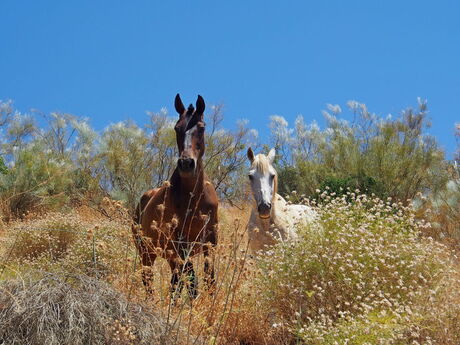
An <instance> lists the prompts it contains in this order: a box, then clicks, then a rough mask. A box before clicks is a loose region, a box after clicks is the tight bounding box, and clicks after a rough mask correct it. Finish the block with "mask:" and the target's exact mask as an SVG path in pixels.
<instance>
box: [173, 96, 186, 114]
mask: <svg viewBox="0 0 460 345" xmlns="http://www.w3.org/2000/svg"><path fill="white" fill-rule="evenodd" d="M174 106H175V107H176V111H177V112H178V113H179V115H182V114H183V113H184V111H185V107H184V103H182V100H181V99H180V95H179V94H177V95H176V99H175V100H174Z"/></svg>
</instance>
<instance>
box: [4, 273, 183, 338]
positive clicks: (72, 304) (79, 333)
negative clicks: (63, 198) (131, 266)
mask: <svg viewBox="0 0 460 345" xmlns="http://www.w3.org/2000/svg"><path fill="white" fill-rule="evenodd" d="M0 289H1V290H2V293H1V294H0V342H2V343H4V344H12V345H14V344H21V345H22V344H29V345H35V344H37V345H38V344H40V345H41V344H49V345H55V344H56V345H66V344H69V345H79V344H120V345H121V344H123V345H125V344H126V345H127V344H171V339H173V338H174V333H175V332H176V330H177V329H175V328H172V327H168V330H167V332H166V323H165V321H164V320H163V319H162V318H161V317H159V315H158V313H156V312H153V311H152V310H151V309H149V308H146V307H144V306H142V305H140V304H136V303H133V302H129V301H128V300H127V299H126V298H125V297H124V296H123V295H122V294H120V293H119V292H117V291H115V290H114V289H113V288H111V287H110V286H109V285H108V284H106V283H103V282H101V281H99V280H96V279H93V278H90V277H88V276H85V275H77V274H70V273H63V274H57V273H41V272H33V273H29V274H26V275H24V276H21V277H19V278H16V279H14V280H9V281H4V282H3V283H2V284H1V285H0Z"/></svg>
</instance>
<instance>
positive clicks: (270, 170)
mask: <svg viewBox="0 0 460 345" xmlns="http://www.w3.org/2000/svg"><path fill="white" fill-rule="evenodd" d="M247 155H248V159H249V161H250V162H251V168H250V170H249V175H248V176H249V181H250V183H251V189H252V195H253V196H254V200H255V201H256V204H257V211H258V212H259V217H260V218H264V219H265V218H269V217H270V212H271V209H272V204H273V200H274V198H275V195H276V192H277V174H276V170H275V168H274V167H273V165H272V164H273V161H274V159H275V149H271V150H270V152H269V153H268V155H267V156H265V155H264V154H258V155H257V156H254V152H253V151H252V149H251V148H249V149H248V153H247Z"/></svg>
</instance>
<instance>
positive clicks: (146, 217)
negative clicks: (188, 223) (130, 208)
mask: <svg viewBox="0 0 460 345" xmlns="http://www.w3.org/2000/svg"><path fill="white" fill-rule="evenodd" d="M170 199H171V197H170V192H169V189H168V188H167V187H161V188H156V191H154V192H152V193H151V197H150V199H149V200H148V202H147V205H146V206H145V208H144V214H143V217H142V222H141V225H142V229H143V230H144V232H145V233H146V234H148V233H149V232H150V230H151V229H150V228H151V225H152V222H153V221H156V222H157V223H159V222H160V221H161V220H162V219H163V220H164V221H167V219H166V218H170V217H169V216H168V215H169V213H171V211H173V210H171V206H170V205H169V200H170ZM172 214H174V212H172ZM159 225H160V224H159Z"/></svg>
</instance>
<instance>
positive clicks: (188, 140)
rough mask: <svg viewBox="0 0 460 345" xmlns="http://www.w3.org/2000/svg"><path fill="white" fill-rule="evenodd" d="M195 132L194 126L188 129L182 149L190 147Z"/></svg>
mask: <svg viewBox="0 0 460 345" xmlns="http://www.w3.org/2000/svg"><path fill="white" fill-rule="evenodd" d="M195 131H196V125H195V126H193V127H192V128H190V129H189V130H188V131H187V132H185V139H184V149H188V148H191V147H192V137H193V133H195Z"/></svg>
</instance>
